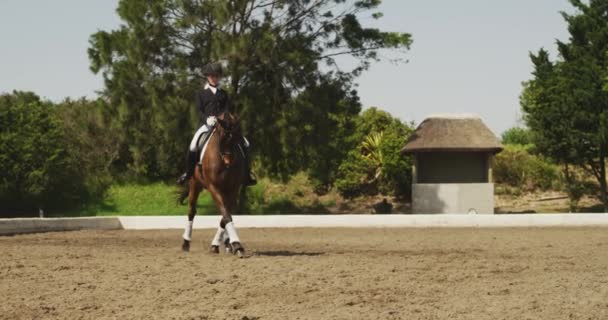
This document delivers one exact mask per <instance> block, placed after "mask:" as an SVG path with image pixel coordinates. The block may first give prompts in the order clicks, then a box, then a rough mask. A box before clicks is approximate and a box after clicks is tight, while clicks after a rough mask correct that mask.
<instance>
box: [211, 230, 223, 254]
mask: <svg viewBox="0 0 608 320" xmlns="http://www.w3.org/2000/svg"><path fill="white" fill-rule="evenodd" d="M225 234H226V230H225V229H224V228H223V227H222V226H221V225H220V226H218V227H217V231H216V232H215V236H214V237H213V240H211V249H210V251H211V253H220V245H222V241H223V240H224V235H225Z"/></svg>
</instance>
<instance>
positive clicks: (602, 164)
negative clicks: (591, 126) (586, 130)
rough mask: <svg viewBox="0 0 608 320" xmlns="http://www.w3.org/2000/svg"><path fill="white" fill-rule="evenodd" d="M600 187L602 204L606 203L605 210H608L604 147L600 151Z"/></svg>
mask: <svg viewBox="0 0 608 320" xmlns="http://www.w3.org/2000/svg"><path fill="white" fill-rule="evenodd" d="M599 178H600V188H601V197H602V204H603V205H604V212H608V192H607V191H606V155H605V150H604V148H602V150H601V151H600V177H599Z"/></svg>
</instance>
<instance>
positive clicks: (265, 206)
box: [49, 174, 338, 217]
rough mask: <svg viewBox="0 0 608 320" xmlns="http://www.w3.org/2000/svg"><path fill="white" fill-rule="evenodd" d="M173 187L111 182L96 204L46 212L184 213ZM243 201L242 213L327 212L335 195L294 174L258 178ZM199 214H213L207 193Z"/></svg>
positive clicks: (75, 214)
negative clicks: (316, 189)
mask: <svg viewBox="0 0 608 320" xmlns="http://www.w3.org/2000/svg"><path fill="white" fill-rule="evenodd" d="M176 191H177V188H176V187H175V186H173V185H168V184H165V183H160V182H158V183H151V184H134V183H131V184H115V185H113V186H112V187H110V189H109V190H108V193H107V195H106V198H105V199H104V200H103V201H101V202H98V203H93V204H89V205H87V206H85V207H83V208H80V209H77V210H71V211H67V212H66V211H62V212H58V213H50V214H49V216H51V217H53V216H54V217H59V216H62V217H66V216H68V217H78V216H136V215H137V216H160V215H186V214H187V212H188V207H187V206H186V205H178V204H177V203H176ZM245 197H246V199H247V203H246V206H245V209H244V210H243V212H242V213H245V214H252V215H267V214H327V213H331V212H330V210H329V208H331V207H335V206H336V202H337V198H338V195H337V193H335V192H330V193H328V194H327V195H324V196H318V195H316V194H315V193H314V189H313V187H312V184H311V182H310V180H309V179H308V177H307V176H306V175H305V174H297V175H295V176H294V177H292V179H290V180H289V181H288V182H287V183H280V182H274V181H271V180H270V179H267V178H266V179H261V180H260V182H259V183H258V185H256V186H253V187H250V188H247V193H246V195H245ZM197 212H198V214H199V215H215V214H218V211H217V209H216V207H215V204H214V203H213V200H212V199H211V196H210V195H209V193H208V192H203V193H201V195H200V197H199V201H198V206H197Z"/></svg>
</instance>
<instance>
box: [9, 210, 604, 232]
mask: <svg viewBox="0 0 608 320" xmlns="http://www.w3.org/2000/svg"><path fill="white" fill-rule="evenodd" d="M186 221H187V218H186V217H185V216H133V217H98V218H97V217H93V218H49V219H38V218H27V219H0V235H7V234H19V233H33V232H50V231H70V230H82V229H102V230H115V229H127V230H152V229H181V228H183V227H184V226H185V224H186ZM219 221H220V217H219V216H198V217H196V219H195V220H194V228H196V229H207V228H211V229H215V228H217V226H218V224H219ZM234 222H235V224H236V226H237V227H239V228H340V227H346V228H357V227H382V228H384V227H386V228H390V227H393V228H396V227H401V228H444V227H445V228H459V227H473V228H484V227H493V228H503V227H590V226H604V227H608V214H578V213H577V214H511V215H482V214H480V215H474V214H468V215H463V214H442V215H437V214H432V215H280V216H234Z"/></svg>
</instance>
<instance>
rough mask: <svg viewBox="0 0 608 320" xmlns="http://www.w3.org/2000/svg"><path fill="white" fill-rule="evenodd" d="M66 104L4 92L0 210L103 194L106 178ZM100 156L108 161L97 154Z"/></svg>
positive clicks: (23, 210) (28, 209) (77, 201)
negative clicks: (72, 126) (68, 121)
mask: <svg viewBox="0 0 608 320" xmlns="http://www.w3.org/2000/svg"><path fill="white" fill-rule="evenodd" d="M75 137H76V136H75V135H74V132H73V131H72V130H69V129H68V128H67V127H66V126H65V125H64V122H63V121H62V116H61V108H59V107H58V106H57V105H54V104H52V103H50V102H47V101H41V100H40V98H39V97H38V96H36V95H35V94H33V93H27V92H14V93H12V94H6V95H2V96H0V203H2V207H1V208H0V213H1V214H2V215H3V216H8V215H11V216H13V215H23V214H31V213H33V212H37V208H44V209H46V210H48V209H50V210H53V209H64V208H72V207H77V206H79V205H82V204H84V203H85V202H87V201H90V200H91V199H94V198H100V197H101V196H102V195H103V192H104V191H105V189H106V188H107V186H108V184H109V183H108V181H107V179H106V178H105V177H104V176H103V175H101V172H103V170H96V169H97V168H96V167H94V166H92V165H91V164H90V163H89V162H88V161H87V159H90V158H91V157H94V155H89V154H88V153H89V152H90V150H85V149H82V148H79V147H78V143H79V142H78V140H76V138H75ZM96 161H103V159H97V160H96Z"/></svg>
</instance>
